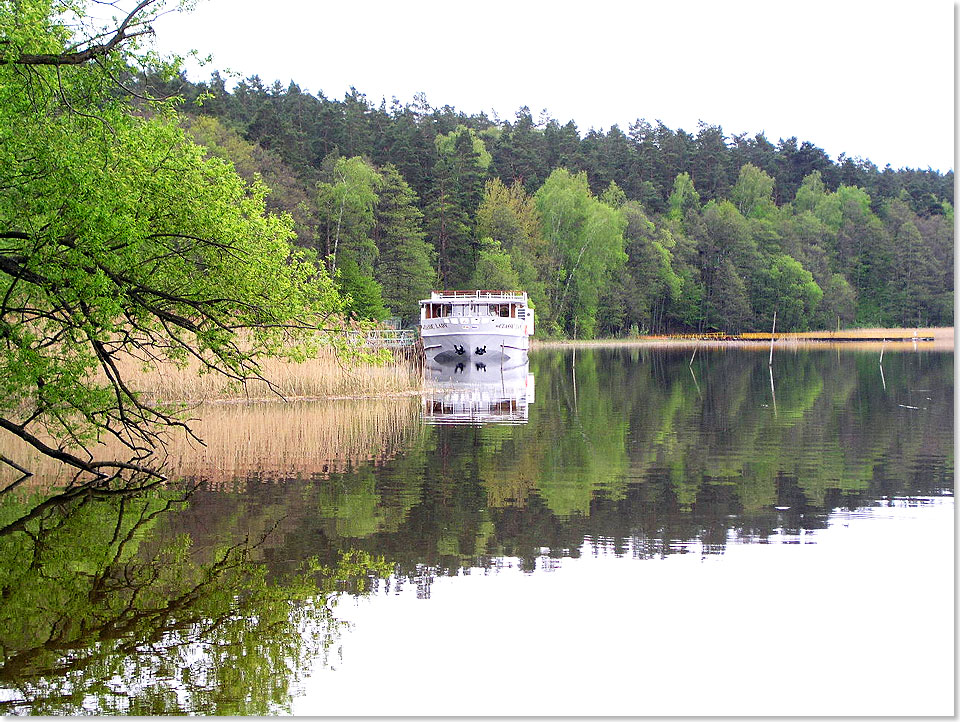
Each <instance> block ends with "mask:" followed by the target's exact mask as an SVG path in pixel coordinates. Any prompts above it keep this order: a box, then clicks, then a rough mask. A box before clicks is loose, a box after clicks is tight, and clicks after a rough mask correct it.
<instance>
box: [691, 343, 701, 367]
mask: <svg viewBox="0 0 960 722" xmlns="http://www.w3.org/2000/svg"><path fill="white" fill-rule="evenodd" d="M698 348H700V339H699V337H698V338H697V342H696V343H695V344H694V345H693V355H692V356H691V357H690V363H689V366H690V367H691V368H693V360H694V359H695V358H696V357H697V349H698Z"/></svg>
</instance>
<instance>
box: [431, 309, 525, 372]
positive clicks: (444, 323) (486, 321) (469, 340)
mask: <svg viewBox="0 0 960 722" xmlns="http://www.w3.org/2000/svg"><path fill="white" fill-rule="evenodd" d="M532 335H533V309H532V308H531V307H530V303H529V301H528V299H527V294H526V293H525V292H523V291H433V292H432V293H431V294H430V298H426V299H424V300H422V301H420V337H421V338H422V339H423V350H424V352H425V354H426V356H427V360H428V361H429V362H432V363H436V364H448V363H449V364H458V363H464V364H465V363H467V362H470V363H484V364H502V363H503V362H504V361H507V360H514V361H520V362H522V361H525V360H526V358H527V350H528V349H529V348H530V337H531V336H532Z"/></svg>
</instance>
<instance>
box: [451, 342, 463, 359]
mask: <svg viewBox="0 0 960 722" xmlns="http://www.w3.org/2000/svg"><path fill="white" fill-rule="evenodd" d="M453 350H454V351H456V352H457V356H463V346H457V344H453Z"/></svg>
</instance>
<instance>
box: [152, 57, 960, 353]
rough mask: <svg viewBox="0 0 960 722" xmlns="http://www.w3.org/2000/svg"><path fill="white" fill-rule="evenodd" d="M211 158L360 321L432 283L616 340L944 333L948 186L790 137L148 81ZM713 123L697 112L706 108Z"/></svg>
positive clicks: (407, 308) (396, 310)
mask: <svg viewBox="0 0 960 722" xmlns="http://www.w3.org/2000/svg"><path fill="white" fill-rule="evenodd" d="M141 83H142V84H143V85H144V86H145V87H148V88H150V90H151V92H163V93H166V94H168V95H178V96H181V97H182V98H183V100H184V102H183V104H182V106H181V113H180V115H181V117H182V119H183V123H184V124H185V126H186V127H187V129H188V131H189V133H190V134H191V135H192V137H193V138H194V140H195V141H197V142H198V143H200V144H201V145H203V146H205V147H206V148H207V149H208V153H209V154H210V155H211V156H214V157H218V158H221V159H224V160H228V161H231V162H232V163H233V165H234V167H235V168H236V170H237V172H238V173H239V174H240V175H241V176H243V177H244V178H246V179H248V180H253V179H254V178H255V177H259V178H261V179H262V181H263V182H264V183H265V185H266V186H267V187H268V188H269V189H270V193H269V195H268V196H267V199H266V203H267V208H268V209H270V210H271V211H274V212H281V213H285V214H289V216H290V217H292V219H293V226H294V229H295V232H296V241H295V242H296V244H297V245H298V246H300V247H302V248H303V249H304V250H306V251H308V252H311V253H315V254H316V256H315V258H316V260H317V262H325V263H326V266H327V270H328V271H329V272H330V273H331V275H332V276H333V277H334V278H335V280H336V284H337V287H338V289H339V290H340V291H341V292H342V293H343V294H344V295H345V296H347V297H348V301H347V307H348V310H349V312H350V313H351V315H352V316H353V317H355V318H366V319H376V320H381V319H384V318H386V317H388V316H393V317H399V318H400V319H401V320H402V322H403V323H404V325H410V324H412V323H414V322H415V320H416V316H417V304H416V302H417V300H418V299H420V298H423V297H424V296H425V295H427V294H428V293H429V291H430V289H432V288H447V289H463V288H486V289H498V288H522V289H524V290H526V291H528V292H529V294H530V297H531V300H532V302H533V304H534V305H535V306H536V308H537V312H538V333H539V334H541V335H550V336H555V337H567V338H591V337H597V336H603V337H622V336H630V335H637V334H649V333H658V334H659V333H690V332H706V331H725V332H728V333H736V332H741V331H751V330H766V329H769V328H770V325H771V321H772V317H773V314H774V313H775V312H776V313H777V327H778V328H780V329H782V330H784V331H803V330H816V329H831V328H837V327H838V326H839V327H843V328H849V327H873V326H904V327H909V326H949V325H952V323H953V223H954V216H953V214H954V210H953V171H952V170H951V171H949V172H947V173H945V174H941V173H939V172H937V171H934V170H931V169H927V170H917V169H910V168H904V169H899V170H894V169H893V168H891V167H890V166H889V165H887V166H885V167H884V168H880V167H878V166H877V165H876V164H875V163H873V162H872V161H870V160H867V159H863V158H851V157H847V156H845V155H841V156H840V157H839V158H837V159H836V160H832V159H831V158H830V157H829V156H828V155H827V154H826V153H825V152H824V151H823V150H822V149H821V148H819V147H817V146H816V145H814V144H813V143H811V142H808V141H803V142H800V141H798V140H797V138H796V137H791V138H788V139H785V140H784V139H780V140H779V141H778V142H776V143H773V142H771V141H770V140H768V139H767V138H766V137H765V136H764V135H763V134H762V133H759V134H756V135H753V136H748V135H746V134H743V135H733V136H732V137H730V136H727V135H726V134H725V133H724V131H723V129H722V128H721V127H720V126H716V125H710V124H708V123H705V122H703V121H701V122H700V124H699V126H698V128H697V130H696V132H695V133H691V132H687V131H684V130H682V129H677V130H673V129H671V128H668V127H666V126H665V125H664V124H663V123H661V122H659V121H656V122H652V123H651V122H649V121H647V120H643V119H638V120H637V121H636V122H634V123H632V124H631V125H630V127H629V128H628V130H627V132H624V131H623V130H621V129H620V128H619V127H618V126H616V125H613V126H611V127H610V129H609V130H607V131H603V130H600V131H597V130H594V129H590V130H589V131H587V132H586V133H583V132H581V131H580V129H578V128H577V127H576V125H575V123H574V122H572V121H570V122H567V123H565V124H561V122H560V121H558V120H556V119H553V118H551V117H549V116H548V115H547V114H546V111H544V113H543V114H541V117H540V118H539V119H537V120H534V117H533V115H532V114H531V112H530V110H529V109H528V108H526V107H524V108H521V109H519V110H518V112H517V113H516V117H515V118H514V119H512V120H504V119H500V118H497V117H492V118H491V117H488V116H486V115H485V114H478V115H467V114H464V113H462V112H458V111H457V110H456V109H455V108H453V107H450V106H448V105H445V106H443V107H440V108H435V107H431V106H430V104H429V103H428V102H427V99H426V97H425V96H423V95H422V94H420V95H418V96H416V97H415V99H414V101H413V102H412V103H407V104H401V103H400V102H399V101H398V100H396V99H393V101H392V102H391V103H390V104H389V105H388V104H387V103H386V101H381V102H380V104H379V105H377V104H375V103H372V102H371V101H369V100H368V99H367V97H366V96H365V95H364V94H362V93H360V92H359V91H357V90H356V89H351V91H350V92H349V93H347V94H346V95H345V97H344V98H343V99H342V100H335V99H330V98H327V97H325V96H324V95H323V93H318V94H317V95H313V94H311V93H308V92H304V91H303V90H301V88H300V87H299V86H298V85H297V84H296V83H293V82H291V83H290V84H289V85H288V86H287V87H283V86H282V85H281V84H280V83H274V84H273V85H272V86H269V87H268V86H266V85H264V84H263V82H262V81H261V80H260V79H259V78H258V77H256V76H254V77H250V78H247V79H245V80H241V81H239V82H238V83H237V84H236V85H235V86H234V87H232V88H231V89H228V87H227V82H226V81H225V79H224V78H223V77H222V76H221V75H220V74H219V73H214V74H213V75H212V76H211V78H210V80H209V81H208V82H201V83H191V82H189V81H188V80H187V79H186V77H185V76H184V75H182V74H181V75H180V76H179V78H174V79H172V80H170V79H168V80H165V81H162V82H161V81H159V80H157V79H155V78H147V79H144V80H142V81H141ZM705 112H708V109H705Z"/></svg>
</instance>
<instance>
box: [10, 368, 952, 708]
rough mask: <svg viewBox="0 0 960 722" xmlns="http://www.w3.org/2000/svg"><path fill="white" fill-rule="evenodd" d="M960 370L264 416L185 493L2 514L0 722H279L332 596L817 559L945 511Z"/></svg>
mask: <svg viewBox="0 0 960 722" xmlns="http://www.w3.org/2000/svg"><path fill="white" fill-rule="evenodd" d="M952 362H953V356H952V354H947V353H944V354H937V353H931V354H926V353H920V354H914V353H909V352H904V353H899V354H897V353H891V352H889V350H888V353H887V355H886V356H885V357H884V378H883V379H881V378H880V375H879V372H878V369H877V358H876V354H872V353H859V352H847V353H844V354H842V355H839V354H837V355H834V354H833V353H830V352H827V353H821V352H796V353H794V352H789V353H788V352H784V353H781V354H779V355H777V356H776V357H775V359H774V366H773V374H774V376H775V383H776V387H775V388H776V391H775V393H776V407H775V408H774V405H773V397H772V393H773V391H772V388H771V384H770V369H769V368H768V365H767V356H766V354H764V353H759V354H758V353H745V352H703V353H700V354H698V355H697V357H696V359H695V363H694V364H693V369H691V364H690V363H689V354H688V353H686V352H684V353H669V352H662V351H651V350H640V349H630V350H618V351H599V350H598V351H578V352H577V354H576V356H574V355H573V354H572V353H567V352H540V353H536V354H532V355H531V363H530V369H529V371H530V374H531V379H532V378H534V377H535V379H536V394H535V400H533V394H532V393H531V394H530V396H529V397H528V398H527V401H526V407H525V411H524V418H523V421H524V422H525V423H511V424H503V423H497V424H486V425H485V424H480V423H476V418H471V423H470V424H469V425H455V424H454V425H451V424H440V425H428V426H424V427H422V428H421V427H419V426H417V425H415V424H413V423H412V421H411V419H412V418H413V420H414V421H415V417H411V414H410V407H409V404H408V405H407V406H404V407H399V406H398V407H397V411H396V413H394V412H393V411H387V410H385V411H384V413H382V414H379V415H378V418H380V417H382V419H383V423H381V424H380V425H379V427H378V428H381V429H382V430H384V431H386V432H387V433H385V434H383V436H384V438H386V439H388V441H385V442H380V445H379V446H378V442H377V441H376V440H375V439H366V438H365V437H364V436H363V434H361V433H360V432H361V429H360V428H359V427H360V426H364V427H367V426H369V424H366V423H360V422H358V421H357V418H358V417H356V416H355V415H351V414H348V413H344V411H346V410H348V409H344V408H342V407H336V409H335V411H337V413H335V414H326V413H323V414H321V413H320V409H313V408H312V407H310V408H306V407H305V408H302V409H299V410H298V411H297V413H295V414H293V415H292V419H293V422H292V424H291V427H290V428H289V429H286V428H280V424H281V423H282V418H281V416H282V415H281V414H280V413H279V412H274V413H273V415H272V416H271V417H270V418H271V423H270V425H269V426H270V428H266V425H265V424H259V426H258V423H256V422H257V419H256V418H251V419H248V420H247V421H249V422H250V423H249V424H248V425H247V426H244V427H243V428H250V429H253V428H260V427H264V428H263V430H262V434H270V435H271V436H270V439H269V441H270V443H266V441H265V440H264V438H261V437H260V436H256V435H253V436H256V441H257V443H256V444H252V443H251V444H246V445H241V444H239V443H238V444H236V445H234V444H233V442H231V441H229V439H228V438H227V437H226V436H225V437H224V442H223V444H222V453H221V454H219V456H215V457H214V460H213V461H210V465H211V466H210V468H209V469H205V468H204V467H203V465H202V463H200V461H197V462H196V463H194V464H193V466H192V467H190V469H189V471H187V472H185V473H188V474H189V477H188V478H187V479H186V480H185V481H184V482H183V483H184V484H187V483H191V484H195V485H196V488H192V489H190V490H189V493H188V491H184V490H177V489H176V488H175V487H173V486H165V487H154V488H151V489H148V490H132V489H127V488H94V487H87V488H82V489H74V490H71V491H69V492H65V493H62V494H60V495H58V496H55V497H52V498H49V499H46V500H44V499H43V498H42V497H38V498H36V499H33V500H28V499H26V498H25V497H24V494H25V491H24V490H23V489H22V488H18V489H16V490H15V492H11V493H7V494H0V565H2V572H0V575H2V576H0V579H2V580H3V581H2V590H0V598H2V600H3V601H2V606H0V651H2V654H3V667H2V669H0V687H2V688H4V690H5V691H3V692H0V694H2V695H3V696H2V697H0V699H2V700H3V701H2V702H0V705H2V707H0V711H7V712H15V713H23V712H31V713H36V714H71V713H81V712H95V713H100V714H112V713H125V714H143V715H146V714H185V713H190V714H214V713H216V714H272V713H277V712H283V711H286V710H289V708H290V704H291V699H292V698H293V697H295V696H296V695H297V690H298V688H299V686H300V685H301V684H302V678H303V675H304V670H305V669H307V667H308V665H313V664H315V662H316V659H318V658H319V659H325V658H328V659H329V660H330V661H331V664H333V663H335V661H336V658H337V657H336V655H335V654H334V653H333V651H334V650H335V649H336V647H337V645H338V644H339V642H338V639H339V636H338V635H339V632H340V631H341V630H340V627H339V625H338V623H337V621H336V619H335V618H334V616H333V614H332V612H331V608H332V604H333V601H334V600H335V599H336V597H337V593H339V592H347V593H350V594H361V593H368V592H377V593H395V592H398V591H399V590H400V589H401V588H402V587H405V586H415V587H416V589H417V593H418V596H421V597H429V596H430V593H431V587H432V583H433V580H434V579H435V578H436V577H438V576H443V575H454V574H461V573H468V572H470V571H472V570H482V571H483V573H490V574H496V573H497V571H498V570H499V569H500V568H502V566H504V565H509V564H515V565H519V567H520V568H521V569H524V570H528V571H533V570H537V569H545V568H551V567H552V566H557V565H559V564H560V562H561V560H562V559H563V558H564V557H577V556H580V555H585V554H612V555H617V556H634V557H637V558H641V559H657V558H663V557H666V556H668V555H672V554H682V553H690V552H694V553H700V554H722V553H724V552H725V550H726V549H727V548H728V547H729V545H731V544H738V543H763V542H766V541H770V540H772V539H773V538H775V537H776V538H777V539H780V540H783V539H784V538H788V539H792V540H794V541H797V542H798V543H799V542H802V541H806V540H807V539H806V537H807V535H808V534H809V533H810V532H813V531H815V530H817V529H820V528H822V527H824V526H825V525H826V524H828V522H829V519H830V515H831V514H832V512H833V511H834V510H835V509H837V508H838V507H846V508H858V507H861V506H871V505H874V504H877V503H882V502H883V500H889V499H890V498H894V497H918V498H919V497H932V496H939V495H946V494H950V493H951V492H952V487H953V434H952V430H953V367H952ZM691 370H693V371H694V373H693V374H691ZM523 378H524V379H526V376H525V375H524V376H523ZM574 380H575V381H576V383H575V385H574V383H573V381H574ZM461 391H462V389H461ZM530 391H532V389H530ZM408 402H409V400H408V401H407V402H404V403H408ZM415 403H417V404H418V405H419V400H417V402H415ZM432 408H433V406H429V407H428V410H429V409H432ZM231 413H232V414H234V415H236V416H241V415H242V413H243V412H241V411H235V412H234V411H231ZM250 413H251V414H256V413H257V409H256V408H255V407H254V408H251V410H250ZM339 417H342V418H343V419H344V423H346V424H353V425H354V426H355V427H357V429H356V432H357V433H355V434H354V433H348V434H344V433H342V430H341V429H339V427H337V426H336V418H339ZM321 418H322V419H324V420H325V421H324V423H325V424H330V425H331V426H330V428H326V429H325V431H324V434H325V435H326V436H329V437H330V438H331V439H338V438H341V437H342V438H343V439H347V440H350V439H352V440H353V441H351V442H350V443H349V444H347V446H346V447H344V448H347V447H349V449H352V451H349V452H348V453H347V455H345V456H344V461H343V462H342V463H331V464H328V463H327V462H326V461H324V462H323V463H322V465H321V464H320V462H319V461H318V459H319V456H317V454H316V453H314V450H315V448H316V447H317V444H314V443H313V442H312V441H311V440H313V439H315V438H318V437H316V434H315V433H314V432H311V433H313V436H310V435H309V434H307V435H306V436H305V435H304V433H306V432H304V433H301V431H300V428H301V427H303V425H304V423H307V422H309V421H316V420H319V419H321ZM511 420H512V421H515V419H511ZM235 421H236V420H235ZM241 421H242V419H241ZM308 426H309V424H308ZM274 427H275V428H274ZM306 431H307V432H310V429H309V428H307V429H306ZM314 431H315V430H314ZM231 438H232V437H231ZM298 440H299V441H298ZM355 442H356V443H355ZM360 442H362V443H360ZM338 443H340V442H338ZM289 444H293V445H294V446H292V447H290V448H288V446H287V445H289ZM298 444H299V446H297V445H298ZM341 445H342V444H341ZM241 446H243V448H258V449H263V450H268V451H264V452H263V453H265V454H266V455H267V456H268V457H269V458H263V459H247V458H243V459H241V458H239V455H240V449H241ZM334 446H335V444H332V443H331V445H330V448H331V451H330V452H329V453H328V452H324V454H323V455H324V457H326V456H331V458H332V456H333V451H332V449H333V447H334ZM235 447H236V454H237V458H236V459H235V461H236V463H235V464H234V466H232V467H230V468H233V469H235V470H236V471H235V473H234V476H233V477H231V478H224V470H223V469H224V465H223V464H220V463H219V462H218V461H217V460H222V459H230V458H232V454H233V453H234V448H235ZM301 447H302V448H301ZM381 447H382V448H381ZM241 462H242V463H241ZM253 462H256V463H253ZM251 469H257V471H256V473H253V472H252V471H250V470H251ZM18 494H19V496H18ZM384 558H386V559H389V560H390V563H389V564H387V563H385V562H383V561H382V560H383V559H384ZM321 712H322V711H321Z"/></svg>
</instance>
